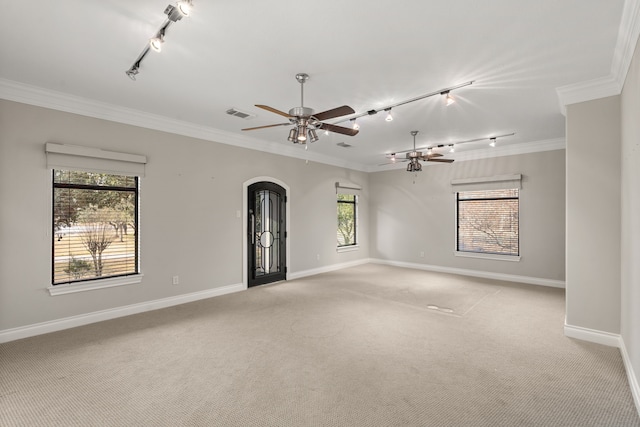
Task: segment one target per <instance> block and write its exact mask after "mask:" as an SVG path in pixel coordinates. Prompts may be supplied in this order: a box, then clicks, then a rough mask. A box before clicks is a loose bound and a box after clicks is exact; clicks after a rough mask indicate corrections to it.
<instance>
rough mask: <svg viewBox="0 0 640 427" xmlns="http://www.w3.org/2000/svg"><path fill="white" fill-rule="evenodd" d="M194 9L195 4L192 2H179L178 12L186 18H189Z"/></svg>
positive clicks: (185, 0)
mask: <svg viewBox="0 0 640 427" xmlns="http://www.w3.org/2000/svg"><path fill="white" fill-rule="evenodd" d="M192 8H193V3H192V2H191V0H182V1H179V2H178V10H179V11H180V13H181V14H182V15H184V16H189V14H190V13H191V9H192Z"/></svg>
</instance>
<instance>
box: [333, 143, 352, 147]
mask: <svg viewBox="0 0 640 427" xmlns="http://www.w3.org/2000/svg"><path fill="white" fill-rule="evenodd" d="M336 145H337V146H338V147H342V148H349V147H353V145H351V144H347V143H346V142H338V143H337V144H336Z"/></svg>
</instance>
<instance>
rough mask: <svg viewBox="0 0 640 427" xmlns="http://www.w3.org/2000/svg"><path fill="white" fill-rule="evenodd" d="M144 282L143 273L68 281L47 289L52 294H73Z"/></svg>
mask: <svg viewBox="0 0 640 427" xmlns="http://www.w3.org/2000/svg"><path fill="white" fill-rule="evenodd" d="M140 282H142V274H135V275H131V276H124V277H112V278H110V279H100V280H87V281H84V282H75V283H67V284H65V285H55V286H49V287H48V288H47V290H48V291H49V294H51V296H56V295H64V294H73V293H76V292H84V291H93V290H96V289H104V288H112V287H114V286H124V285H133V284H135V283H140Z"/></svg>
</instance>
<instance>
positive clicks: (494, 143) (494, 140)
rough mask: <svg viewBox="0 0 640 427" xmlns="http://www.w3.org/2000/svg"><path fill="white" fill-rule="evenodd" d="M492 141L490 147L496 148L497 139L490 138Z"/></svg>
mask: <svg viewBox="0 0 640 427" xmlns="http://www.w3.org/2000/svg"><path fill="white" fill-rule="evenodd" d="M489 139H490V140H491V142H490V143H489V145H490V146H491V147H495V146H496V139H495V138H489Z"/></svg>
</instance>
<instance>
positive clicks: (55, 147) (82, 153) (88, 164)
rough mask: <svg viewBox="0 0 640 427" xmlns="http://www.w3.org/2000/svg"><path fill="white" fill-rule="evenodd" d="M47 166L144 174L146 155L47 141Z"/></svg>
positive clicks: (86, 170) (50, 167)
mask: <svg viewBox="0 0 640 427" xmlns="http://www.w3.org/2000/svg"><path fill="white" fill-rule="evenodd" d="M45 152H46V154H47V168H49V169H64V170H76V171H83V172H96V173H108V174H116V175H125V176H142V177H143V176H144V174H145V164H146V163H147V157H146V156H142V155H138V154H128V153H118V152H115V151H107V150H102V149H100V148H93V147H82V146H79V145H69V144H60V143H55V142H47V143H46V144H45Z"/></svg>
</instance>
